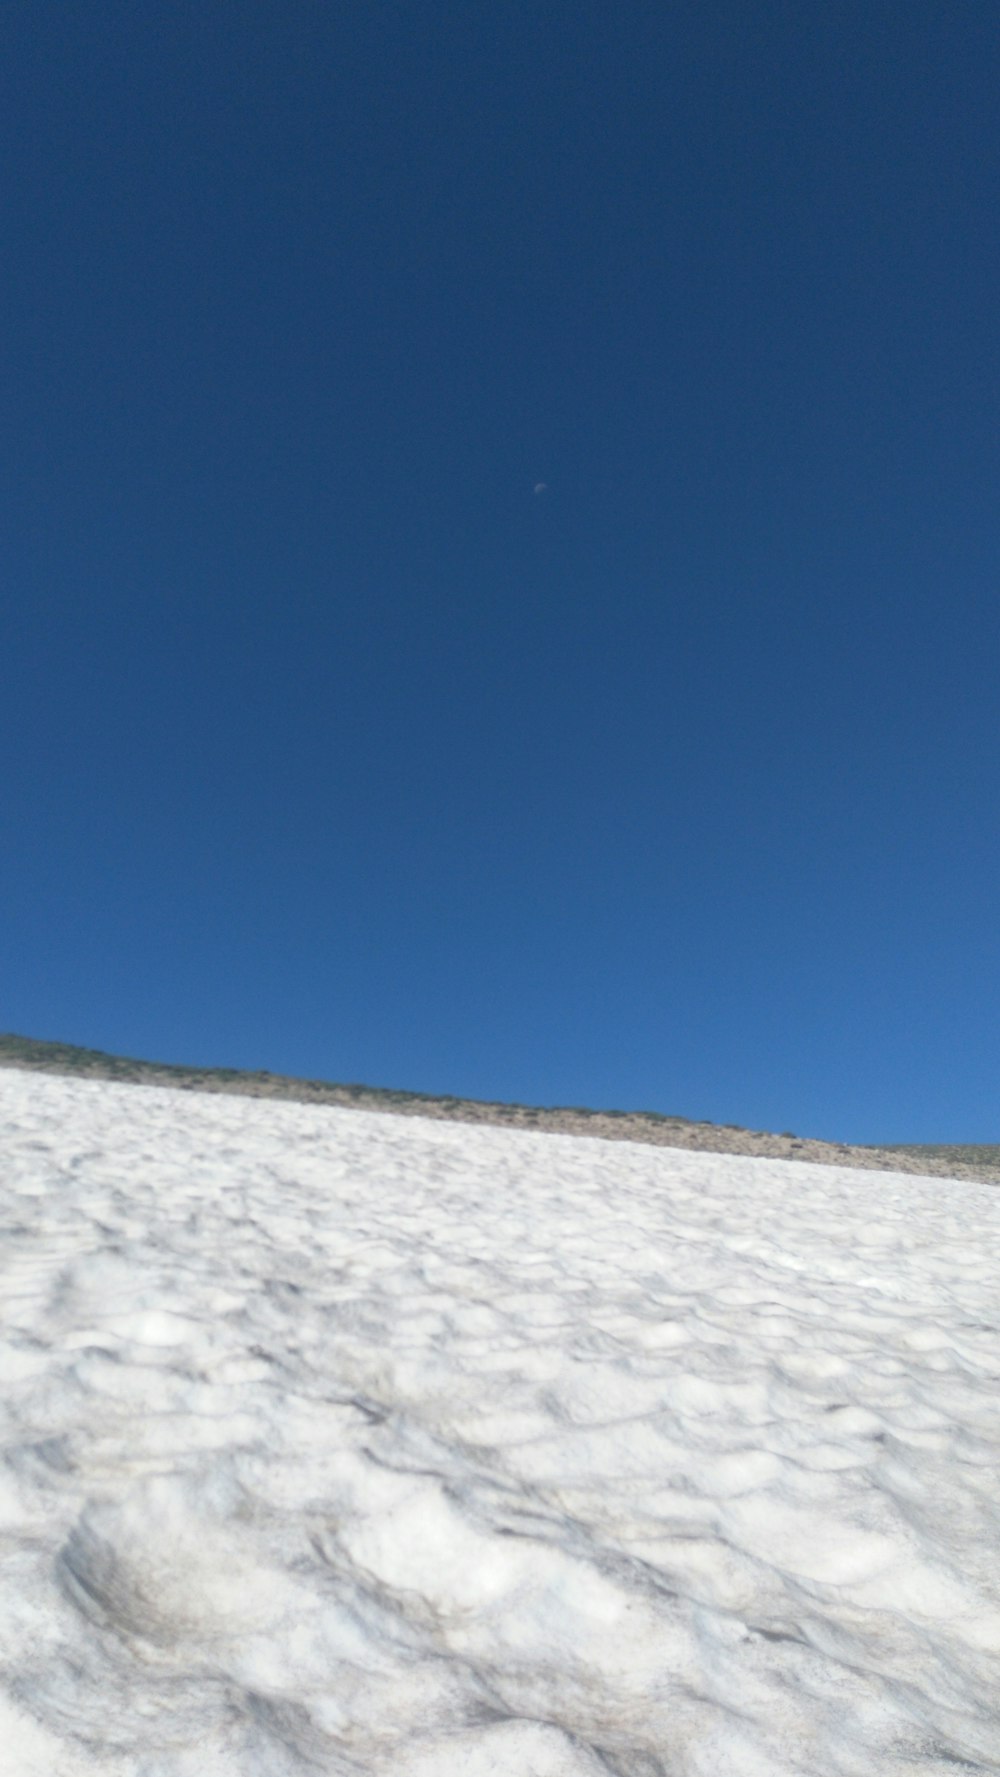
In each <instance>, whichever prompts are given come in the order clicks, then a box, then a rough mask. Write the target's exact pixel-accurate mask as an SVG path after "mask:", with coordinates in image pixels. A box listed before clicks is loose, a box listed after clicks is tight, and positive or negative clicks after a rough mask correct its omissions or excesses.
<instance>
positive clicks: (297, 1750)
mask: <svg viewBox="0 0 1000 1777" xmlns="http://www.w3.org/2000/svg"><path fill="white" fill-rule="evenodd" d="M0 1186H2V1196H0V1769H2V1772H3V1777H92V1774H94V1773H100V1774H102V1777H105V1774H106V1777H299V1774H300V1773H301V1774H302V1777H313V1774H315V1773H338V1774H340V1773H344V1774H353V1773H357V1772H371V1773H376V1774H377V1777H607V1773H609V1772H610V1773H618V1774H619V1777H626V1774H628V1777H792V1773H794V1774H795V1777H825V1774H826V1773H830V1774H831V1777H832V1774H837V1777H841V1774H844V1777H847V1774H850V1777H855V1774H857V1777H862V1774H863V1777H872V1773H879V1774H887V1773H891V1774H897V1773H909V1774H913V1777H929V1774H931V1773H940V1774H942V1777H943V1774H945V1773H946V1774H947V1777H960V1774H961V1773H962V1772H966V1771H974V1772H982V1771H987V1772H998V1771H1000V1338H998V1332H997V1322H998V1318H1000V1190H996V1189H994V1188H990V1187H989V1186H985V1185H976V1184H970V1183H967V1182H965V1183H959V1182H954V1181H949V1180H944V1179H939V1178H938V1179H933V1180H927V1179H921V1178H914V1177H909V1176H903V1175H897V1174H892V1173H884V1172H861V1171H847V1170H843V1169H839V1168H832V1167H831V1168H825V1167H821V1166H811V1165H802V1164H792V1163H789V1162H785V1161H780V1160H761V1159H743V1158H733V1157H731V1156H721V1155H713V1154H702V1153H682V1152H679V1151H672V1150H671V1149H668V1148H662V1147H655V1148H654V1147H642V1146H638V1145H633V1144H630V1143H625V1142H622V1143H611V1142H602V1141H599V1140H593V1139H585V1138H580V1137H570V1136H554V1135H535V1134H530V1133H524V1132H521V1131H513V1130H509V1129H501V1128H489V1127H483V1126H477V1127H470V1126H464V1125H461V1124H458V1123H444V1122H437V1121H430V1120H425V1119H420V1118H404V1117H396V1116H386V1115H378V1114H374V1113H371V1112H361V1111H348V1110H339V1109H331V1108H326V1107H313V1106H304V1105H295V1104H276V1103H274V1102H267V1101H264V1100H255V1099H251V1098H237V1097H207V1096H193V1095H191V1094H187V1093H183V1092H177V1091H169V1090H163V1089H159V1088H147V1087H133V1086H115V1085H108V1084H102V1083H95V1082H82V1081H73V1080H68V1079H57V1078H52V1077H44V1076H40V1075H36V1074H35V1075H33V1074H30V1073H19V1072H14V1071H3V1072H0Z"/></svg>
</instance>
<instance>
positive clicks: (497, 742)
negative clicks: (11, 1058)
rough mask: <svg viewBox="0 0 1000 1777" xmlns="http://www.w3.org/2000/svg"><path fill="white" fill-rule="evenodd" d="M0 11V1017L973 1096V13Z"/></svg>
mask: <svg viewBox="0 0 1000 1777" xmlns="http://www.w3.org/2000/svg"><path fill="white" fill-rule="evenodd" d="M0 47H2V56H0V62H2V65H3V70H4V72H3V76H2V86H0V131H2V136H3V144H4V167H5V171H4V175H3V205H4V228H3V234H4V243H5V245H4V254H3V274H2V275H3V289H2V305H3V307H2V322H3V325H2V352H3V378H2V385H3V389H2V408H0V415H2V425H3V434H4V445H5V448H4V457H5V461H6V473H5V476H4V495H3V500H4V511H3V514H2V517H3V525H2V557H0V571H2V614H0V761H2V777H0V820H2V832H0V838H2V858H0V1028H5V1029H12V1030H19V1031H22V1032H25V1033H29V1034H32V1035H37V1036H51V1037H59V1038H62V1039H65V1040H70V1041H77V1042H83V1043H87V1044H91V1045H94V1046H99V1047H104V1048H110V1049H115V1050H119V1051H126V1052H131V1053H135V1054H141V1055H145V1056H149V1057H154V1058H160V1059H168V1060H184V1061H191V1062H203V1063H220V1064H227V1065H231V1066H267V1067H271V1068H274V1069H278V1070H281V1071H287V1072H295V1073H308V1074H312V1075H323V1076H326V1077H331V1078H337V1079H349V1080H364V1081H367V1082H370V1083H372V1084H380V1085H394V1086H405V1087H412V1088H417V1089H422V1090H428V1091H450V1092H457V1093H461V1094H467V1095H472V1096H479V1097H489V1098H503V1099H507V1098H515V1099H521V1100H526V1101H532V1102H544V1103H554V1102H558V1103H573V1104H591V1105H615V1106H619V1107H635V1106H643V1107H649V1108H656V1109H660V1110H664V1111H674V1112H680V1113H684V1114H686V1115H689V1116H693V1117H699V1118H711V1119H713V1120H719V1121H728V1122H735V1123H746V1124H752V1125H755V1126H758V1127H773V1128H779V1129H785V1128H791V1129H794V1130H796V1131H798V1132H800V1133H810V1134H817V1135H823V1136H829V1137H835V1138H839V1139H845V1140H857V1141H875V1140H877V1139H880V1138H885V1139H897V1140H906V1139H910V1140H935V1139H938V1140H952V1141H957V1140H969V1141H977V1140H978V1141H997V1140H1000V1091H998V1088H1000V1066H998V1063H1000V991H998V967H1000V819H998V817H1000V795H998V791H1000V738H998V735H1000V722H998V716H1000V696H998V685H1000V677H998V667H1000V587H998V537H1000V526H998V520H997V512H998V473H997V471H998V459H1000V451H998V427H997V421H998V405H1000V404H998V394H1000V377H998V337H1000V333H998V316H1000V276H998V274H1000V130H998V128H997V93H998V91H1000V15H998V13H997V9H996V6H995V4H988V5H987V4H966V5H961V6H957V7H943V6H941V5H940V3H939V0H933V3H930V0H908V4H907V5H905V6H901V5H900V4H898V0H893V3H892V4H884V3H881V0H874V3H873V0H863V3H862V0H859V3H856V4H855V3H851V4H840V3H838V0H832V3H831V4H829V5H824V6H822V7H816V6H804V5H802V4H799V3H798V0H796V4H791V3H790V0H789V3H788V4H775V3H769V4H762V3H760V0H724V3H720V0H696V3H695V0H692V3H685V4H676V5H670V4H667V3H665V0H656V3H655V4H635V3H630V0H624V3H623V4H621V5H616V6H610V5H608V4H601V5H596V4H587V3H585V0H573V3H572V4H565V5H539V4H536V5H532V6H528V5H523V4H520V3H515V4H502V3H501V4H498V5H496V6H485V5H483V6H477V5H470V4H468V0H463V3H462V4H448V3H445V4H442V3H441V0H435V3H434V4H433V5H429V4H425V5H421V4H408V5H401V4H374V5H357V6H335V5H329V4H326V3H321V0H316V3H315V4H305V3H303V0H280V3H277V0H276V3H274V4H270V3H268V4H261V3H253V0H251V3H249V4H247V5H244V6H239V7H233V6H222V5H221V4H217V3H215V0H207V3H206V0H200V3H199V4H198V5H191V4H185V3H183V0H171V3H170V4H169V5H167V4H163V3H161V0H148V3H146V4H142V5H137V4H134V3H130V4H128V5H122V4H119V3H118V0H105V3H102V4H101V5H100V6H97V7H95V6H94V4H93V0H86V3H85V4H81V3H79V0H60V4H59V5H57V6H53V7H39V6H37V5H27V4H17V3H16V0H15V3H14V4H12V5H10V6H8V8H7V9H6V12H5V15H4V20H3V23H2V25H0ZM537 482H545V483H547V489H546V491H545V492H544V493H541V494H538V495H536V494H535V493H534V491H533V489H534V486H535V484H536V483H537Z"/></svg>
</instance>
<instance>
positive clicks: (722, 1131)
mask: <svg viewBox="0 0 1000 1777" xmlns="http://www.w3.org/2000/svg"><path fill="white" fill-rule="evenodd" d="M0 1067H17V1068H28V1069H34V1070H37V1071H39V1072H42V1073H56V1074H69V1075H73V1076H74V1077H76V1078H78V1079H79V1078H87V1079H101V1080H116V1081H119V1082H130V1083H132V1084H135V1085H145V1086H172V1087H174V1088H180V1089H181V1090H182V1091H187V1092H228V1093H237V1094H242V1095H244V1096H246V1097H250V1098H277V1099H290V1100H292V1101H295V1102H297V1103H301V1104H332V1105H346V1106H350V1107H352V1108H353V1109H355V1110H370V1111H382V1112H386V1113H388V1114H390V1115H393V1116H403V1117H406V1116H410V1117H439V1118H444V1119H447V1120H449V1121H451V1122H460V1123H495V1124H500V1125H502V1126H504V1127H506V1128H511V1129H532V1130H536V1131H541V1132H550V1133H552V1132H554V1133H558V1134H562V1135H589V1136H596V1137H598V1138H599V1139H600V1140H603V1141H637V1142H646V1143H649V1144H652V1145H654V1146H658V1147H668V1148H688V1149H696V1150H699V1151H700V1152H702V1153H711V1154H756V1155H762V1156H766V1157H768V1158H772V1159H777V1160H810V1161H813V1162H816V1163H818V1164H820V1165H824V1166H864V1167H868V1168H870V1169H872V1170H875V1171H878V1172H908V1173H919V1174H921V1175H922V1176H924V1177H927V1176H932V1177H933V1176H936V1177H941V1178H966V1179H978V1180H980V1181H982V1182H984V1183H988V1184H1000V1146H998V1147H985V1146H980V1147H976V1146H967V1147H959V1146H951V1147H949V1146H943V1145H938V1146H934V1147H917V1146H910V1147H891V1148H869V1147H849V1146H847V1145H846V1144H844V1143H839V1142H827V1141H817V1140H814V1139H812V1138H811V1137H807V1136H797V1135H791V1134H787V1133H786V1134H784V1135H770V1134H768V1133H766V1132H765V1131H761V1130H756V1129H741V1128H738V1127H736V1126H735V1125H732V1124H718V1123H693V1122H691V1121H689V1119H687V1118H686V1117H667V1116H661V1115H660V1113H659V1112H657V1111H590V1110H584V1109H579V1108H560V1107H554V1108H551V1109H548V1108H545V1107H543V1106H535V1105H521V1104H491V1103H488V1102H482V1101H480V1100H477V1099H470V1098H435V1097H432V1096H429V1095H426V1094H424V1093H419V1092H396V1091H392V1090H384V1089H381V1088H378V1087H372V1086H343V1085H335V1084H331V1083H330V1082H328V1081H325V1080H298V1079H292V1078H290V1077H288V1076H286V1075H284V1074H270V1073H251V1072H239V1071H237V1070H235V1069H230V1068H195V1067H181V1066H176V1065H174V1064H172V1063H167V1062H152V1061H133V1060H131V1059H129V1058H128V1057H126V1056H120V1055H106V1054H104V1053H103V1052H102V1051H101V1050H98V1049H80V1048H77V1047H75V1046H74V1045H73V1044H69V1043H49V1042H40V1041H37V1040H35V1039H33V1038H30V1037H17V1036H0Z"/></svg>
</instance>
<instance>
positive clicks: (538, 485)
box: [535, 481, 549, 494]
mask: <svg viewBox="0 0 1000 1777" xmlns="http://www.w3.org/2000/svg"><path fill="white" fill-rule="evenodd" d="M548 486H549V484H548V482H547V481H536V482H535V492H536V494H544V493H547V492H548Z"/></svg>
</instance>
